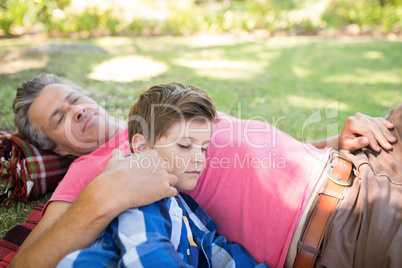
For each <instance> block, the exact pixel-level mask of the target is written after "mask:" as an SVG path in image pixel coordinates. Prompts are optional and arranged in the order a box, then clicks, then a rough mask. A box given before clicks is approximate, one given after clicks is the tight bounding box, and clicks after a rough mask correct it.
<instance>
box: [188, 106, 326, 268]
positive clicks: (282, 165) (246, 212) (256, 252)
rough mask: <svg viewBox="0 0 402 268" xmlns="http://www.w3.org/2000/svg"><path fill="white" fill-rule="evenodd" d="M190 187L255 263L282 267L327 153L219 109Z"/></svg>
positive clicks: (192, 193)
mask: <svg viewBox="0 0 402 268" xmlns="http://www.w3.org/2000/svg"><path fill="white" fill-rule="evenodd" d="M219 119H220V121H219V122H218V124H217V126H216V128H215V129H214V131H213V134H212V138H211V142H210V144H209V146H208V152H207V153H206V158H207V164H206V168H205V170H204V172H203V173H202V175H201V178H200V179H199V181H198V184H197V186H196V188H195V189H194V190H192V191H189V192H186V193H187V194H189V195H190V196H192V197H193V198H194V199H195V200H196V201H197V202H198V203H199V204H200V205H201V207H203V208H204V209H205V210H206V211H207V212H208V213H209V215H210V216H211V217H212V219H213V220H214V221H215V222H216V223H217V225H218V227H219V229H218V233H220V234H221V235H224V236H225V237H226V238H227V239H228V240H231V241H234V242H238V243H240V244H242V245H243V246H244V247H245V248H246V249H247V250H248V251H249V252H250V253H251V254H252V255H253V256H254V257H255V258H256V259H257V261H258V262H263V261H267V263H268V265H269V266H270V267H283V264H284V261H285V258H286V254H287V250H288V247H289V243H290V241H291V238H292V235H293V233H294V231H295V228H296V227H297V224H298V222H299V220H300V216H301V214H302V212H303V209H304V207H305V205H306V203H307V201H308V199H309V197H310V196H311V193H312V191H313V189H314V187H315V185H316V183H317V181H318V178H319V177H320V175H321V172H322V170H323V168H324V165H325V163H326V161H327V159H328V157H329V151H330V150H329V148H327V149H325V150H318V149H316V148H315V147H313V146H312V145H307V144H303V143H301V142H299V141H297V140H295V139H294V138H292V137H290V136H289V135H287V134H285V133H284V132H282V131H280V130H278V129H277V128H275V127H273V126H271V125H269V124H266V123H262V122H258V121H251V120H248V121H245V120H240V119H237V118H234V117H230V116H228V115H225V114H222V113H219Z"/></svg>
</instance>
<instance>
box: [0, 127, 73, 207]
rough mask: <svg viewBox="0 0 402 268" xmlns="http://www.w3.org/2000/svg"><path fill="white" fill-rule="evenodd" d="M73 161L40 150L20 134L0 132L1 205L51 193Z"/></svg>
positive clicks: (5, 205)
mask: <svg viewBox="0 0 402 268" xmlns="http://www.w3.org/2000/svg"><path fill="white" fill-rule="evenodd" d="M73 160H74V159H71V158H68V157H63V156H60V155H57V154H55V153H53V152H51V151H44V150H41V149H39V148H37V147H36V146H34V145H32V144H30V143H29V142H28V141H27V140H26V139H25V138H24V137H23V136H22V135H21V134H19V133H7V132H0V181H2V184H0V185H2V188H3V189H0V204H2V205H3V206H4V207H6V208H9V206H8V205H7V202H8V201H10V200H13V201H17V202H23V201H29V200H34V199H37V198H38V197H40V196H42V195H44V194H45V193H47V192H49V191H53V190H54V189H55V188H56V187H57V185H58V183H59V181H60V180H61V179H62V178H63V176H64V175H65V173H66V172H67V169H68V167H69V165H70V164H71V163H72V161H73ZM1 190H2V191H1ZM1 192H3V194H1Z"/></svg>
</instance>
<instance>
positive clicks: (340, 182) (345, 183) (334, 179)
mask: <svg viewBox="0 0 402 268" xmlns="http://www.w3.org/2000/svg"><path fill="white" fill-rule="evenodd" d="M330 157H331V158H330V160H329V164H328V168H327V176H328V178H329V179H330V180H331V181H332V182H334V183H336V184H338V185H341V186H345V187H346V186H350V185H351V184H352V176H351V174H349V178H348V180H347V181H343V180H341V177H340V176H337V177H334V176H332V169H333V165H332V161H334V159H335V158H338V159H342V160H344V161H346V162H348V163H350V164H351V165H352V162H351V161H350V160H349V159H347V158H345V157H342V156H341V155H339V154H338V153H336V152H335V153H331V156H330Z"/></svg>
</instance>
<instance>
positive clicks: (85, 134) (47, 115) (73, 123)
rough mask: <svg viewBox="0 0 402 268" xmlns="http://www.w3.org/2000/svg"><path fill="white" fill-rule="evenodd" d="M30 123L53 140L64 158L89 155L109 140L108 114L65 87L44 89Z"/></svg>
mask: <svg viewBox="0 0 402 268" xmlns="http://www.w3.org/2000/svg"><path fill="white" fill-rule="evenodd" d="M28 120H29V121H30V122H31V124H32V125H35V126H37V127H39V128H40V129H41V130H42V131H43V133H44V134H45V135H47V136H48V137H49V138H51V139H52V140H53V141H54V142H55V143H56V147H55V148H52V149H53V150H54V151H55V152H56V153H58V154H61V155H74V156H81V155H85V154H88V153H90V152H92V151H94V150H95V149H96V148H98V147H99V146H100V145H102V144H103V143H104V142H105V141H107V140H108V139H109V128H108V120H109V116H108V114H107V112H106V111H105V110H104V109H103V108H101V107H100V106H99V105H98V104H97V103H96V102H95V101H94V100H92V99H91V98H89V97H87V96H85V95H83V94H82V93H80V92H78V91H76V90H74V89H72V88H71V87H69V86H67V85H63V84H51V85H47V86H46V87H44V88H43V89H42V91H41V92H40V93H39V95H38V96H37V98H36V99H35V100H34V102H33V103H32V104H31V107H30V108H29V110H28Z"/></svg>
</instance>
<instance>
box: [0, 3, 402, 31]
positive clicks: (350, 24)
mask: <svg viewBox="0 0 402 268" xmlns="http://www.w3.org/2000/svg"><path fill="white" fill-rule="evenodd" d="M401 4H402V0H175V1H174V0H154V1H151V0H130V1H126V0H2V1H1V4H0V21H1V23H0V28H1V31H0V35H1V36H19V35H23V34H46V35H47V36H51V37H60V36H63V37H88V36H105V35H128V36H143V35H166V34H168V35H190V34H194V33H198V32H205V31H213V32H238V33H239V32H248V33H249V32H258V34H261V35H267V36H271V35H275V34H282V35H283V34H285V33H286V34H289V35H301V34H303V35H305V34H310V35H311V34H324V35H337V34H340V33H342V32H346V33H348V34H354V35H358V34H374V35H376V36H378V35H389V36H391V35H390V34H395V35H399V34H400V32H401V18H402V8H401Z"/></svg>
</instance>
